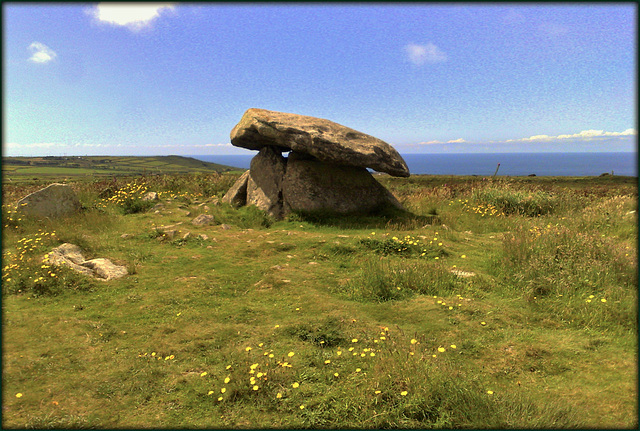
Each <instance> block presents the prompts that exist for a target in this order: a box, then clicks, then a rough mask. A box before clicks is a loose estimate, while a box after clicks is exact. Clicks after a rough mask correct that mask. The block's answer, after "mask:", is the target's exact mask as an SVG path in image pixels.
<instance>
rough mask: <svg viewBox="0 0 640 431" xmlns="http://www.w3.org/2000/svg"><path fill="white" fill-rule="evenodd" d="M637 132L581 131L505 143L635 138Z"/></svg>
mask: <svg viewBox="0 0 640 431" xmlns="http://www.w3.org/2000/svg"><path fill="white" fill-rule="evenodd" d="M637 134H638V132H637V131H636V130H635V129H633V128H631V129H627V130H625V131H624V132H605V131H604V130H594V129H590V130H583V131H582V132H580V133H573V134H571V135H557V136H549V135H534V136H530V137H528V138H521V139H508V140H507V141H506V142H549V141H554V140H560V139H579V140H582V141H590V140H595V139H601V138H608V137H612V136H635V135H637Z"/></svg>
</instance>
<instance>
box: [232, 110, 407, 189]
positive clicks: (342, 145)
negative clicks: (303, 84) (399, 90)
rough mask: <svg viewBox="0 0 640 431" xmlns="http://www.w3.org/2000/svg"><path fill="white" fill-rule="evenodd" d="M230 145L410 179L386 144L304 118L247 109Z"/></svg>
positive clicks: (363, 135)
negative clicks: (273, 150) (276, 150)
mask: <svg viewBox="0 0 640 431" xmlns="http://www.w3.org/2000/svg"><path fill="white" fill-rule="evenodd" d="M231 144H232V145H234V146H236V147H242V148H247V149H250V150H260V149H262V148H264V147H277V148H279V149H281V150H282V151H289V150H291V151H295V152H298V153H303V154H308V155H311V156H313V157H315V158H316V159H317V160H319V161H321V162H326V163H333V164H338V165H346V166H357V167H361V168H371V169H374V170H376V171H378V172H386V173H388V174H389V175H393V176H397V177H408V176H409V168H408V167H407V164H406V163H405V161H404V159H403V158H402V156H400V154H399V153H398V152H397V151H396V150H395V149H394V148H393V147H392V146H391V145H389V144H387V143H386V142H384V141H382V140H380V139H378V138H375V137H373V136H370V135H367V134H365V133H362V132H358V131H357V130H354V129H351V128H349V127H345V126H342V125H340V124H338V123H334V122H333V121H329V120H325V119H322V118H315V117H309V116H306V115H297V114H288V113H284V112H276V111H268V110H266V109H257V108H250V109H248V110H247V111H246V112H245V113H244V115H243V116H242V118H241V119H240V122H239V123H238V124H237V125H236V126H235V127H234V128H233V130H232V131H231Z"/></svg>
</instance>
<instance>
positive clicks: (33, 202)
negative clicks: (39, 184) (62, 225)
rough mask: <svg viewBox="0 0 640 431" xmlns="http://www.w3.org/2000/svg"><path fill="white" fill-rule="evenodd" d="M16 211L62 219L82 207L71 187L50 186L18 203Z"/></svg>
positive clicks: (61, 185)
mask: <svg viewBox="0 0 640 431" xmlns="http://www.w3.org/2000/svg"><path fill="white" fill-rule="evenodd" d="M17 206H18V210H19V211H22V212H23V213H24V214H28V215H32V216H35V217H49V218H56V217H64V216H67V215H71V214H73V213H76V212H78V211H80V209H81V208H82V205H81V204H80V201H79V200H78V197H77V196H76V193H75V192H74V191H73V189H72V188H71V186H68V185H66V184H57V183H55V184H50V185H49V186H47V187H45V188H43V189H41V190H38V191H37V192H33V193H31V194H30V195H28V196H25V197H24V198H22V199H20V201H18V204H17Z"/></svg>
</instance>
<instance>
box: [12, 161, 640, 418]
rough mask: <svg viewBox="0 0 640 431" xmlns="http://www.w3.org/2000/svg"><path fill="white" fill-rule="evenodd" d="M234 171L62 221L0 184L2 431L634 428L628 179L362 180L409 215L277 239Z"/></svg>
mask: <svg viewBox="0 0 640 431" xmlns="http://www.w3.org/2000/svg"><path fill="white" fill-rule="evenodd" d="M237 176H238V174H236V173H224V174H207V173H196V174H189V175H160V176H142V177H137V178H125V177H118V178H112V179H96V180H94V181H79V182H72V183H71V185H72V186H73V187H74V189H75V190H76V191H77V193H78V195H79V196H80V198H81V200H82V202H83V206H84V207H85V209H84V211H83V212H82V213H81V214H78V215H76V216H73V217H71V218H69V219H66V220H59V221H48V220H47V221H36V220H32V219H29V218H26V217H22V216H20V215H19V214H18V213H16V212H15V208H13V207H12V206H11V203H13V202H15V201H16V200H17V199H18V198H19V197H21V196H23V195H24V194H26V193H28V192H31V191H33V190H35V189H36V188H38V187H40V186H41V185H42V184H24V183H21V184H11V183H3V198H4V199H3V203H4V205H3V212H2V217H3V219H2V222H3V242H2V246H3V272H2V281H3V282H2V289H3V303H2V307H3V325H2V330H3V384H2V396H3V415H2V420H3V423H2V425H3V427H7V428H24V427H30V428H89V427H92V428H130V427H133V428H147V427H153V428H164V427H168V428H182V427H188V428H196V427H209V428H220V427H222V428H265V427H266V428H270V427H275V428H353V427H355V428H585V427H588V428H633V429H635V428H636V427H637V426H638V388H637V371H638V370H637V361H638V357H637V353H638V311H637V281H638V278H637V212H636V211H637V200H638V189H637V179H636V178H625V177H614V176H610V177H597V178H547V177H536V178H529V177H525V178H499V177H498V178H495V179H487V178H481V177H443V176H412V177H410V178H406V179H400V178H390V177H388V176H377V177H376V178H377V179H378V180H379V181H380V182H381V183H383V184H384V185H385V186H387V187H388V188H389V189H390V190H391V191H392V192H393V193H394V195H395V196H397V197H398V199H399V200H400V201H401V202H402V203H403V204H404V205H405V207H406V208H407V209H408V211H409V212H408V213H397V212H389V213H385V212H382V213H381V214H378V215H375V216H368V217H350V218H339V217H330V216H327V215H324V216H320V215H314V216H303V215H292V216H290V217H289V218H288V219H286V220H284V221H277V222H275V221H273V220H271V219H269V218H268V217H267V216H266V215H265V214H264V213H263V212H261V211H259V210H257V209H256V208H253V207H246V208H240V209H234V208H232V207H230V206H227V205H224V204H222V205H221V204H218V203H217V201H218V199H219V198H220V197H221V196H222V195H223V194H224V192H225V191H226V190H227V189H228V187H229V186H230V185H231V184H233V182H234V180H235V178H237ZM145 190H153V191H157V192H160V194H161V201H160V204H159V205H158V206H155V207H150V205H147V204H144V203H142V202H141V201H140V199H139V198H140V196H141V194H142V193H143V192H144V191H145ZM204 213H206V214H211V215H213V216H214V219H215V222H214V224H213V225H210V226H194V225H192V224H191V223H190V222H191V220H192V219H193V218H194V217H196V216H197V215H199V214H204ZM165 226H173V227H172V228H165ZM167 229H173V230H177V231H178V232H176V233H175V235H174V236H173V237H172V236H171V235H170V234H167V233H165V231H166V230H167ZM187 233H190V236H187V237H185V234H187ZM123 234H127V235H126V236H124V237H122V235H123ZM200 235H206V236H200ZM63 242H71V243H74V244H77V245H79V246H81V247H82V248H83V250H85V254H86V255H87V257H88V258H92V257H106V258H109V259H111V260H113V261H114V262H116V263H118V264H122V265H126V266H127V268H128V269H129V272H130V275H129V276H127V277H125V278H123V279H120V280H114V281H109V282H101V281H96V280H91V279H88V278H84V276H81V275H76V274H74V273H72V272H70V270H66V269H64V268H56V267H50V266H49V265H47V264H46V262H44V263H43V257H44V255H45V253H47V252H48V251H49V250H51V249H52V248H53V247H55V246H57V245H58V244H60V243H63Z"/></svg>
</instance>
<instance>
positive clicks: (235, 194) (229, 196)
mask: <svg viewBox="0 0 640 431" xmlns="http://www.w3.org/2000/svg"><path fill="white" fill-rule="evenodd" d="M248 181H249V170H247V171H245V173H244V174H242V175H241V176H240V178H238V179H237V180H236V182H235V183H234V184H233V185H232V186H231V188H230V189H229V190H228V191H227V193H225V195H224V196H223V197H222V202H224V203H227V204H231V205H233V206H236V207H241V206H244V205H246V204H247V182H248Z"/></svg>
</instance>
